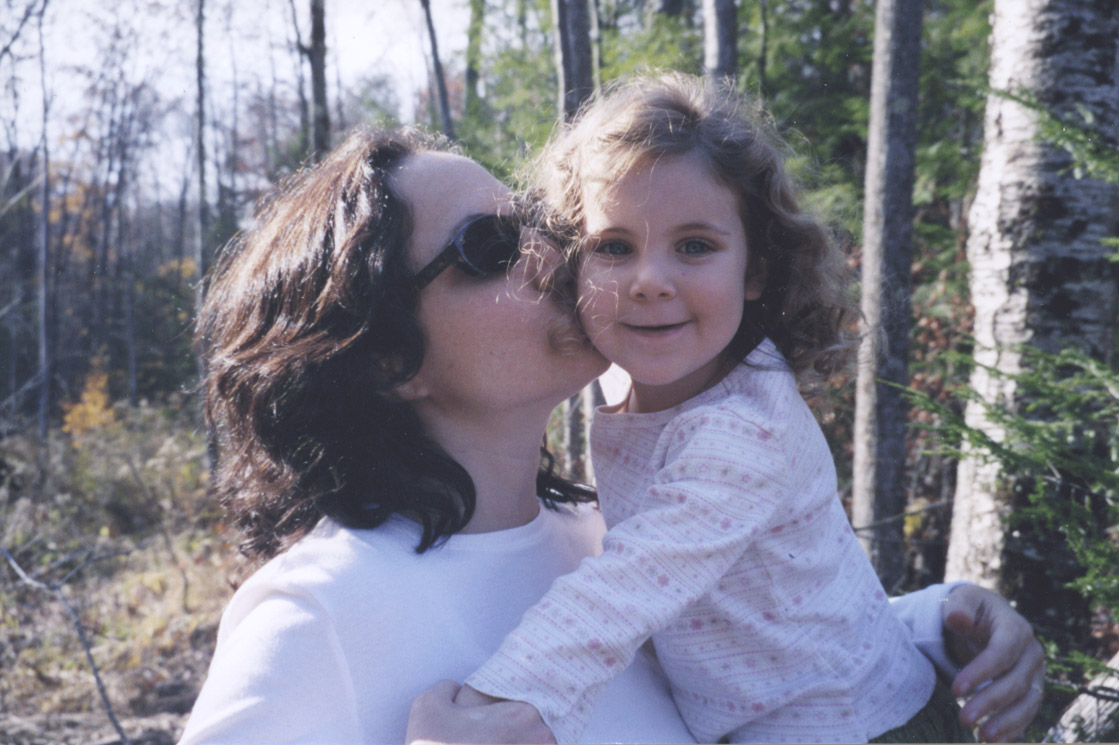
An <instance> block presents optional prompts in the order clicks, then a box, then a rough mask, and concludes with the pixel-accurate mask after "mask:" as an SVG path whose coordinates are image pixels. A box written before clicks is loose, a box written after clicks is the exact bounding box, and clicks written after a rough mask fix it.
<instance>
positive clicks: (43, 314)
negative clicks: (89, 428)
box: [35, 0, 51, 485]
mask: <svg viewBox="0 0 1119 745" xmlns="http://www.w3.org/2000/svg"><path fill="white" fill-rule="evenodd" d="M46 14H47V2H46V1H45V0H44V2H43V6H42V7H41V8H40V9H39V13H38V27H39V81H40V86H41V87H40V92H41V94H42V101H43V119H42V122H43V139H42V141H41V143H40V148H41V150H42V153H43V154H42V159H41V161H40V164H39V167H40V168H41V169H42V176H41V179H42V182H41V183H40V184H39V212H40V214H39V242H38V243H39V245H38V251H37V252H36V257H35V269H36V275H37V280H38V285H39V286H38V295H37V297H36V307H37V320H38V328H39V407H38V424H39V458H40V462H39V477H38V483H39V484H40V485H41V484H42V483H43V481H44V479H45V476H46V474H45V472H44V469H45V467H46V463H47V460H48V451H47V448H48V441H47V434H48V432H47V425H48V415H49V414H50V385H51V358H50V344H49V342H50V336H49V334H48V330H47V309H48V307H49V303H50V297H49V295H48V293H47V286H48V285H47V283H48V281H49V280H50V277H49V276H48V275H47V263H48V250H49V248H50V225H51V223H50V195H51V190H50V138H49V136H48V134H47V124H48V122H49V121H50V94H49V93H48V91H47V52H46V47H45V46H44V45H43V17H44V16H45V15H46Z"/></svg>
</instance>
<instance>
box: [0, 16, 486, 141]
mask: <svg viewBox="0 0 1119 745" xmlns="http://www.w3.org/2000/svg"><path fill="white" fill-rule="evenodd" d="M431 4H432V12H433V15H434V17H435V24H436V32H437V34H438V35H439V37H440V38H439V43H440V55H441V57H443V59H444V60H448V59H451V58H453V57H454V56H455V55H456V54H461V51H462V49H463V48H464V47H465V43H466V38H465V36H466V25H467V24H466V18H467V13H468V11H467V9H466V0H431ZM309 5H310V3H309V0H296V8H297V10H298V11H299V14H300V30H301V33H302V34H303V40H304V43H308V41H309V36H310V20H309ZM194 6H195V4H194V2H193V0H184V1H183V2H178V3H175V2H164V3H159V2H149V1H148V0H50V5H49V6H48V20H47V24H46V29H45V45H46V56H47V78H48V82H49V88H50V90H51V91H52V92H53V94H54V99H53V102H52V118H54V117H57V118H55V122H56V123H58V124H59V130H58V131H54V132H52V135H53V136H52V140H53V139H54V138H55V137H58V136H60V135H63V134H64V130H66V129H72V127H73V125H72V123H69V122H63V121H62V120H63V119H65V118H66V117H67V116H70V117H73V116H75V115H77V116H80V114H81V112H82V110H83V109H84V108H86V107H87V106H88V104H87V103H86V100H85V97H84V96H83V94H82V90H83V89H84V88H85V87H86V86H87V85H88V83H89V79H88V71H90V70H96V69H97V67H98V64H97V63H98V61H99V55H101V57H102V58H103V56H104V54H105V52H104V50H105V49H106V48H108V46H109V43H108V39H109V36H110V32H111V29H112V28H113V27H114V26H117V27H118V28H124V29H127V30H126V32H125V33H127V34H130V36H129V38H128V39H127V40H126V41H125V42H124V45H125V47H126V48H127V49H128V50H129V52H130V54H129V58H130V59H129V63H128V65H126V67H125V73H124V74H125V75H126V76H127V77H129V78H130V79H133V80H135V81H139V80H147V81H148V82H150V83H152V84H153V85H155V86H157V87H158V89H159V90H160V91H161V93H162V94H163V95H164V96H165V97H168V98H174V97H175V96H182V98H183V99H184V101H190V100H192V99H193V95H194V56H195V51H194V49H195V47H194V45H195V43H196V40H195V32H194V15H193V14H194ZM21 7H22V6H17V8H21ZM290 14H291V11H290V5H289V0H207V2H206V16H207V34H206V45H207V54H206V56H207V70H206V72H207V76H208V78H209V82H210V85H211V87H212V91H211V97H213V98H214V99H216V101H217V103H216V104H215V105H221V103H222V97H223V90H225V91H229V90H230V89H231V83H232V80H233V75H234V71H235V70H236V74H237V75H238V77H239V79H240V80H241V81H242V82H243V81H244V80H246V79H247V78H250V77H255V78H258V79H261V80H268V79H270V77H271V74H272V73H271V71H270V68H271V67H273V66H274V67H275V70H276V74H277V76H278V77H280V78H281V79H285V80H292V79H294V72H293V66H292V58H291V55H290V53H289V52H287V51H286V47H285V45H286V43H287V41H288V39H289V38H290V34H291V21H290ZM326 22H327V47H328V51H327V53H328V58H327V76H328V77H327V87H328V94H329V95H330V96H331V98H332V99H333V97H334V95H335V89H336V87H337V76H339V75H340V76H341V79H342V85H343V86H349V85H352V84H353V83H354V82H355V81H357V80H358V79H360V78H361V77H363V76H365V75H368V74H370V73H374V72H384V73H387V74H389V75H390V76H391V77H392V79H393V80H394V81H395V83H396V88H397V96H398V100H399V102H400V104H401V106H402V108H403V111H402V112H401V115H402V117H403V118H404V119H405V120H409V119H410V118H411V116H412V112H411V106H412V102H413V100H414V98H415V91H416V90H419V89H422V88H423V87H426V79H427V76H426V71H425V70H426V64H427V62H426V58H427V55H428V54H429V52H428V40H427V30H426V26H425V23H424V18H423V12H422V8H421V5H420V2H419V0H326ZM13 25H14V19H9V18H3V19H0V28H3V29H4V31H9V30H10V28H11V27H12V26H13ZM21 42H22V43H21V48H20V50H19V51H21V52H22V53H23V54H24V55H27V56H30V55H37V54H38V38H37V32H36V29H35V28H34V26H33V25H29V26H28V27H26V28H25V29H24V33H23V35H22V37H21ZM336 68H337V69H336ZM83 71H85V72H83ZM14 75H15V76H16V77H15V83H16V89H17V90H18V98H19V100H18V101H17V102H15V104H14V105H18V109H19V112H20V120H21V122H23V124H22V125H21V127H20V129H21V137H20V140H21V142H22V143H23V144H29V143H33V142H34V141H35V140H37V139H38V134H39V132H38V129H39V127H38V122H39V116H40V112H41V107H40V100H41V94H40V87H39V75H38V60H37V58H32V59H25V60H24V61H23V62H21V63H20V64H19V65H18V67H17V68H15V72H14ZM12 76H13V68H12V65H11V64H10V60H8V61H5V62H4V64H3V65H2V66H0V84H2V85H3V87H4V88H5V89H7V88H8V83H9V81H10V80H11V78H12ZM3 105H4V106H5V107H7V106H9V105H13V104H12V102H11V99H10V98H8V99H6V101H5V103H4V104H3ZM53 129H54V127H53V126H52V130H53Z"/></svg>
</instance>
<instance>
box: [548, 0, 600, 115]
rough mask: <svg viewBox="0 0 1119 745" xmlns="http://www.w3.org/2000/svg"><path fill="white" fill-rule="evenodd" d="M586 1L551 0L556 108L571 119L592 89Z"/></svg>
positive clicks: (588, 10)
mask: <svg viewBox="0 0 1119 745" xmlns="http://www.w3.org/2000/svg"><path fill="white" fill-rule="evenodd" d="M590 14H591V8H590V2H589V0H552V18H553V20H554V21H555V26H556V70H557V71H558V72H559V110H560V114H561V115H562V116H563V117H564V118H565V119H570V118H571V117H572V116H574V115H575V112H576V111H578V110H579V107H580V106H582V105H583V102H584V101H586V100H587V99H588V98H589V97H590V95H591V94H592V93H593V92H594V66H593V65H592V64H591V62H592V58H591V16H590Z"/></svg>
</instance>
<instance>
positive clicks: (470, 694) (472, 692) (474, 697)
mask: <svg viewBox="0 0 1119 745" xmlns="http://www.w3.org/2000/svg"><path fill="white" fill-rule="evenodd" d="M502 700H503V699H500V698H494V697H493V696H488V695H486V694H485V693H482V692H481V691H479V690H477V689H475V688H472V687H470V686H466V685H464V686H462V688H460V689H459V691H458V693H457V694H456V695H455V703H456V704H458V705H459V706H485V705H486V704H496V703H499V702H500V701H502Z"/></svg>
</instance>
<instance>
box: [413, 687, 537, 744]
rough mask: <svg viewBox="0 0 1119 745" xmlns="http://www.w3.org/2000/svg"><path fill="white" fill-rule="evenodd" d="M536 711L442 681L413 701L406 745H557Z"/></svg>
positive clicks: (530, 706) (523, 704) (526, 706)
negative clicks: (543, 744) (489, 744)
mask: <svg viewBox="0 0 1119 745" xmlns="http://www.w3.org/2000/svg"><path fill="white" fill-rule="evenodd" d="M555 741H556V740H555V738H554V737H553V736H552V731H551V730H550V729H548V726H547V725H546V724H544V720H543V719H541V718H540V713H539V712H538V711H537V710H536V707H534V706H532V705H531V704H526V703H523V702H520V701H506V700H503V699H498V698H493V697H492V696H487V695H486V694H484V693H480V692H478V691H476V690H474V689H473V688H471V687H470V686H460V685H459V684H458V683H456V682H454V681H453V680H441V681H439V682H438V683H436V684H435V685H433V686H432V687H431V688H428V689H427V690H426V691H424V692H423V693H421V694H420V695H419V696H417V697H416V699H415V700H414V701H412V709H411V711H410V712H409V713H408V732H407V735H406V740H405V742H407V743H409V744H410V745H427V744H429V743H526V745H531V744H535V743H554V742H555Z"/></svg>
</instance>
